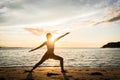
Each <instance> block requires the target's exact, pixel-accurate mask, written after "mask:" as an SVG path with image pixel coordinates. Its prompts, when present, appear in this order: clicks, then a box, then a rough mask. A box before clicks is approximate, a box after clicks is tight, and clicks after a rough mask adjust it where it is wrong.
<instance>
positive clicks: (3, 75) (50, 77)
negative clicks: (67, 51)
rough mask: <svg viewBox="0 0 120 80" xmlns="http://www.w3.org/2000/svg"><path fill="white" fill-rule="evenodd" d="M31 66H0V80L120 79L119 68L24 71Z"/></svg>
mask: <svg viewBox="0 0 120 80" xmlns="http://www.w3.org/2000/svg"><path fill="white" fill-rule="evenodd" d="M31 68H32V67H11V68H7V67H4V68H0V80H120V68H118V69H110V68H72V67H65V70H67V72H66V73H61V71H60V67H39V68H37V69H35V70H34V72H32V73H29V72H24V71H25V70H30V69H31Z"/></svg>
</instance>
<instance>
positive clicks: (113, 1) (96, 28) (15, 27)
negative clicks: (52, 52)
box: [0, 0, 120, 47]
mask: <svg viewBox="0 0 120 80" xmlns="http://www.w3.org/2000/svg"><path fill="white" fill-rule="evenodd" d="M119 4H120V0H0V46H6V47H35V46H38V45H40V44H41V43H42V42H44V40H46V39H45V34H46V33H47V32H51V33H53V36H55V37H58V36H59V35H62V34H64V33H66V32H71V33H70V34H69V35H67V36H65V37H64V38H63V39H61V40H60V41H58V42H57V43H56V46H57V47H101V46H102V45H104V44H106V43H108V42H117V41H120V5H119Z"/></svg>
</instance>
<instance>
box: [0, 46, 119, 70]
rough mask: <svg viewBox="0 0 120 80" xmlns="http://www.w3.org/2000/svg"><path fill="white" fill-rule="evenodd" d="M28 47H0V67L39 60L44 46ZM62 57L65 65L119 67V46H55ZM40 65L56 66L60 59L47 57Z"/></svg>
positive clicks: (23, 64) (15, 65)
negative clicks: (32, 48) (34, 49)
mask: <svg viewBox="0 0 120 80" xmlns="http://www.w3.org/2000/svg"><path fill="white" fill-rule="evenodd" d="M29 50H30V48H0V67H31V66H34V65H35V64H36V63H37V62H39V61H40V60H41V58H42V56H43V55H44V53H45V52H46V49H45V48H42V49H38V50H36V51H33V52H28V51H29ZM54 53H55V54H56V55H58V56H61V57H63V58H64V66H65V67H81V68H120V48H56V49H55V52H54ZM40 66H41V67H58V66H60V61H58V60H53V59H48V60H46V61H45V62H43V63H42V64H41V65H40Z"/></svg>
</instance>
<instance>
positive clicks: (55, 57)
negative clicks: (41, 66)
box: [52, 55, 64, 72]
mask: <svg viewBox="0 0 120 80" xmlns="http://www.w3.org/2000/svg"><path fill="white" fill-rule="evenodd" d="M52 58H53V59H55V60H60V66H61V71H62V72H64V64H63V58H62V57H60V56H57V55H54V56H52Z"/></svg>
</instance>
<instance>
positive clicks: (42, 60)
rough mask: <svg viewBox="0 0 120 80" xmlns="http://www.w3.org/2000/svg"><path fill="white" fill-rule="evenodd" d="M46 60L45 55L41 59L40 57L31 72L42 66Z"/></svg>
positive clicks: (46, 56)
mask: <svg viewBox="0 0 120 80" xmlns="http://www.w3.org/2000/svg"><path fill="white" fill-rule="evenodd" d="M47 59H48V55H47V54H45V55H44V56H43V57H42V59H41V60H40V61H39V62H38V63H37V64H35V66H34V67H33V68H32V69H31V72H32V71H33V70H34V69H36V68H37V67H38V66H39V65H40V64H42V63H43V62H44V61H45V60H47Z"/></svg>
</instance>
